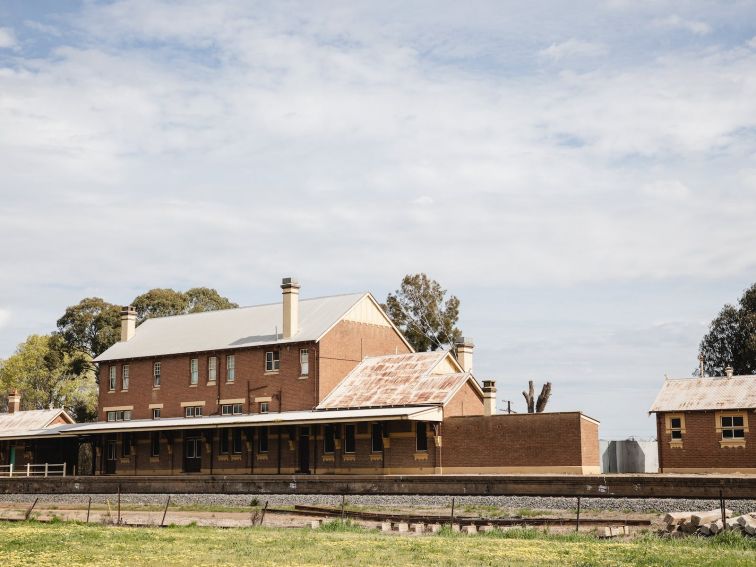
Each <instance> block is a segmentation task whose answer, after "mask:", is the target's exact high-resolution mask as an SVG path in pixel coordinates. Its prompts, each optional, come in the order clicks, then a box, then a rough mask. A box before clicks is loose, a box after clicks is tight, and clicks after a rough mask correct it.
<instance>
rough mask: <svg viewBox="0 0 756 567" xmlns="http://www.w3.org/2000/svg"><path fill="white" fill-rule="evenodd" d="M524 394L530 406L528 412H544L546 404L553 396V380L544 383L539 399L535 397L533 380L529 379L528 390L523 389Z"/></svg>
mask: <svg viewBox="0 0 756 567" xmlns="http://www.w3.org/2000/svg"><path fill="white" fill-rule="evenodd" d="M522 395H523V397H524V398H525V403H526V405H527V406H528V413H542V412H543V411H544V410H545V409H546V404H547V403H549V398H550V397H551V382H546V383H545V384H544V385H543V388H541V393H540V394H539V395H538V400H536V397H535V389H534V388H533V381H532V380H529V381H528V391H527V392H526V391H525V390H523V391H522Z"/></svg>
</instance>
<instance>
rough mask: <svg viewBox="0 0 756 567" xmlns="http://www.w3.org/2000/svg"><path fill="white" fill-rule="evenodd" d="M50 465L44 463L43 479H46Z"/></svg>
mask: <svg viewBox="0 0 756 567" xmlns="http://www.w3.org/2000/svg"><path fill="white" fill-rule="evenodd" d="M49 468H50V465H49V464H48V463H45V478H47V471H48V470H49Z"/></svg>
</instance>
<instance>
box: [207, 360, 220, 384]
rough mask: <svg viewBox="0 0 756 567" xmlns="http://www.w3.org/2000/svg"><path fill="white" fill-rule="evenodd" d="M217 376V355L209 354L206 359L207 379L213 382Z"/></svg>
mask: <svg viewBox="0 0 756 567" xmlns="http://www.w3.org/2000/svg"><path fill="white" fill-rule="evenodd" d="M217 376H218V357H217V356H211V357H209V358H208V359H207V381H208V382H215V379H216V378H217Z"/></svg>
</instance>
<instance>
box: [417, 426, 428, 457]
mask: <svg viewBox="0 0 756 567" xmlns="http://www.w3.org/2000/svg"><path fill="white" fill-rule="evenodd" d="M421 428H422V434H421V431H420V430H421ZM421 440H422V443H421ZM415 451H416V452H418V453H427V452H428V424H427V423H426V422H424V421H416V422H415Z"/></svg>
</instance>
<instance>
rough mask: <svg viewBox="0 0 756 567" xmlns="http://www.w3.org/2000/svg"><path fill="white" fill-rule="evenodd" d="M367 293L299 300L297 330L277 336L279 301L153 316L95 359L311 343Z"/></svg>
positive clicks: (280, 324) (280, 315)
mask: <svg viewBox="0 0 756 567" xmlns="http://www.w3.org/2000/svg"><path fill="white" fill-rule="evenodd" d="M366 295H368V294H366V293H353V294H348V295H335V296H331V297H319V298H314V299H302V300H300V301H299V332H298V333H297V334H296V335H295V336H293V337H292V338H290V339H282V338H281V333H282V331H283V308H282V305H281V303H271V304H268V305H255V306H253V307H241V308H239V309H224V310H222V311H207V312H203V313H191V314H189V315H175V316H172V317H155V318H153V319H148V320H147V321H145V322H144V323H142V324H141V325H139V327H137V330H136V334H135V335H134V337H133V338H132V339H131V340H129V341H126V342H118V343H116V344H114V345H113V346H112V347H110V348H109V349H108V350H106V351H105V352H103V353H102V354H101V355H100V356H98V357H97V358H95V362H104V361H108V360H119V359H124V358H141V357H152V356H161V355H169V354H181V353H186V352H203V351H212V350H226V349H234V348H242V347H252V346H262V345H268V344H281V343H292V342H299V341H314V340H317V339H319V338H320V337H321V336H322V335H323V333H325V332H326V331H327V330H328V329H329V328H331V326H333V324H334V323H336V322H337V321H338V320H339V319H341V318H342V317H343V316H344V315H345V314H346V313H347V312H348V311H349V309H351V308H352V306H354V305H355V304H356V303H357V302H358V301H359V300H360V299H362V298H363V297H365V296H366ZM276 330H277V332H278V335H276Z"/></svg>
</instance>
